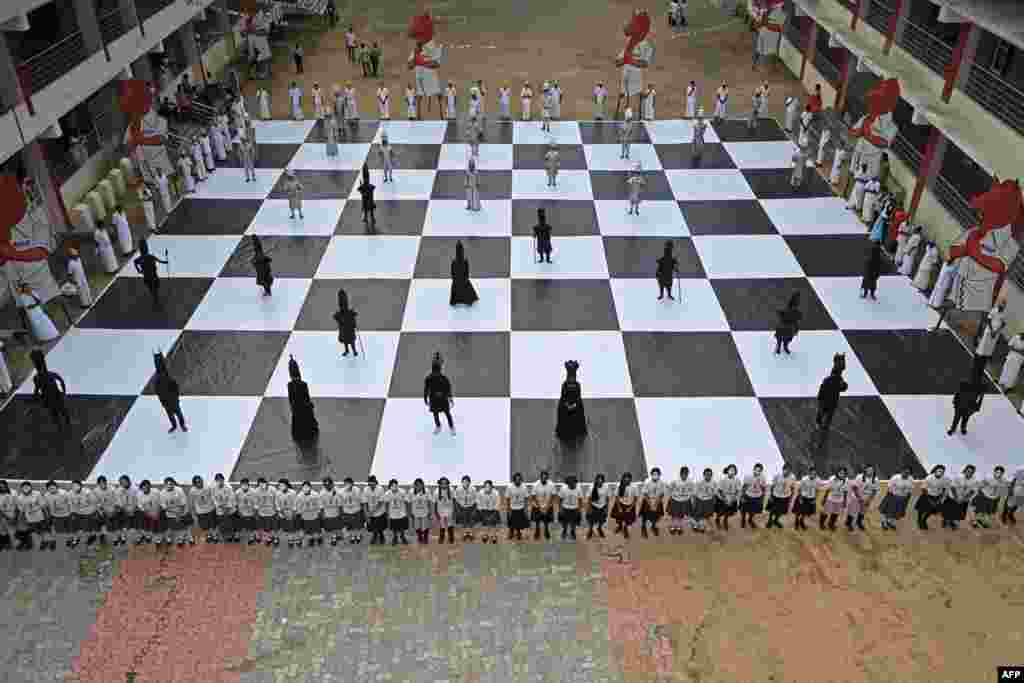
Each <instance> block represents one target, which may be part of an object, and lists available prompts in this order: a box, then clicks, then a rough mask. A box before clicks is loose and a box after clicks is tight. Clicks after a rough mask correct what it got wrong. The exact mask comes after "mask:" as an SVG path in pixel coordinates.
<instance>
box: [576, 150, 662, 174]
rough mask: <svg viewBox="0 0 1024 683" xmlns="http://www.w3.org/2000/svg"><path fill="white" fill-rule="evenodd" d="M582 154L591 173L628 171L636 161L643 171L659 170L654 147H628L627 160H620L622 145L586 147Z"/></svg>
mask: <svg viewBox="0 0 1024 683" xmlns="http://www.w3.org/2000/svg"><path fill="white" fill-rule="evenodd" d="M583 153H584V155H585V156H586V158H587V168H588V169H589V170H591V171H630V170H632V169H633V164H635V163H636V162H638V161H639V162H640V166H641V168H643V170H645V171H660V170H661V159H660V158H658V153H657V152H656V151H655V149H654V145H647V144H633V145H630V146H629V158H628V159H622V158H620V157H621V156H622V145H587V146H585V147H584V148H583Z"/></svg>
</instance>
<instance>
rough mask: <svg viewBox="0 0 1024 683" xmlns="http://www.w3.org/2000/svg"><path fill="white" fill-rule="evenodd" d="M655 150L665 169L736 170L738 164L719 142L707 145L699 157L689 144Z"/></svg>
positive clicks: (660, 146)
mask: <svg viewBox="0 0 1024 683" xmlns="http://www.w3.org/2000/svg"><path fill="white" fill-rule="evenodd" d="M654 150H655V151H656V152H657V153H658V159H659V160H660V161H661V167H662V168H664V169H688V168H695V169H702V170H706V169H719V168H724V169H733V168H736V162H734V161H733V160H732V156H730V155H729V153H728V152H727V151H725V146H724V145H722V144H721V143H717V142H708V143H705V144H704V149H703V150H702V151H701V155H700V156H699V157H698V156H695V155H694V147H693V145H692V144H690V143H688V142H686V143H681V144H675V145H655V146H654Z"/></svg>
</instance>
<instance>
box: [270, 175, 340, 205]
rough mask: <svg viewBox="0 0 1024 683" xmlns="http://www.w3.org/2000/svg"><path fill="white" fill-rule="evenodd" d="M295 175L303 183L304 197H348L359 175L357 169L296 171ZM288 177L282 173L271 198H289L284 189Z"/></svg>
mask: <svg viewBox="0 0 1024 683" xmlns="http://www.w3.org/2000/svg"><path fill="white" fill-rule="evenodd" d="M295 177H296V178H298V180H299V182H300V183H302V197H303V199H348V197H349V195H350V194H352V188H353V187H355V183H356V179H357V178H358V177H359V173H358V172H357V171H295ZM286 179H287V176H286V175H285V174H283V173H282V174H281V177H280V178H279V179H278V181H277V184H276V185H275V186H274V189H273V190H272V191H271V193H270V196H269V198H270V199H288V193H287V192H286V191H285V189H284V184H285V181H286Z"/></svg>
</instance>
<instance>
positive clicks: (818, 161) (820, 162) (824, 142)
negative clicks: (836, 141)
mask: <svg viewBox="0 0 1024 683" xmlns="http://www.w3.org/2000/svg"><path fill="white" fill-rule="evenodd" d="M831 141H832V129H831V128H823V129H822V131H821V137H819V138H818V156H817V157H816V158H815V159H814V165H815V166H816V167H819V168H820V167H822V166H824V165H825V149H826V148H827V147H828V143H829V142H831Z"/></svg>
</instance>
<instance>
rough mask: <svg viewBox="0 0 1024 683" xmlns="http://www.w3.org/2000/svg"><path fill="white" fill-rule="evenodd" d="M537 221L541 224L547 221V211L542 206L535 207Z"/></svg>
mask: <svg viewBox="0 0 1024 683" xmlns="http://www.w3.org/2000/svg"><path fill="white" fill-rule="evenodd" d="M537 221H538V222H540V224H541V225H544V224H545V223H547V222H548V212H547V211H545V210H544V208H543V207H541V208H539V209H537Z"/></svg>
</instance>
